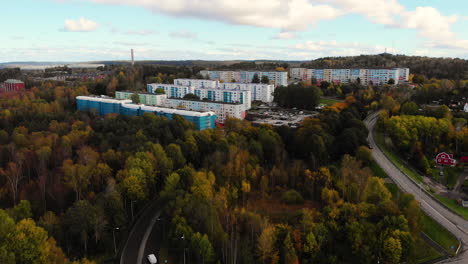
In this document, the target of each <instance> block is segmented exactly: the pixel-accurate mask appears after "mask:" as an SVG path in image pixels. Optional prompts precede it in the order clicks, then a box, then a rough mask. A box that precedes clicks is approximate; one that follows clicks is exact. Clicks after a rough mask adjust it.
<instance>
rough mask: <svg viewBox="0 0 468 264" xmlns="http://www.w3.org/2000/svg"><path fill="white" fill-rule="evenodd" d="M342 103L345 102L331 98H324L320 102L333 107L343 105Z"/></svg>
mask: <svg viewBox="0 0 468 264" xmlns="http://www.w3.org/2000/svg"><path fill="white" fill-rule="evenodd" d="M342 102H343V101H340V100H335V99H331V98H323V97H320V101H319V103H320V104H326V105H332V104H334V103H342Z"/></svg>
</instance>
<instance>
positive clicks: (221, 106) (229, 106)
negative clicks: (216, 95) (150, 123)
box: [164, 98, 246, 123]
mask: <svg viewBox="0 0 468 264" xmlns="http://www.w3.org/2000/svg"><path fill="white" fill-rule="evenodd" d="M164 107H169V108H175V109H182V110H189V111H202V112H214V113H215V115H216V118H217V121H218V122H219V123H224V122H225V121H226V119H227V118H228V117H235V118H238V119H244V118H245V113H246V112H245V108H244V106H243V105H242V104H238V103H223V102H210V101H201V100H190V99H182V98H171V99H167V100H166V101H165V104H164Z"/></svg>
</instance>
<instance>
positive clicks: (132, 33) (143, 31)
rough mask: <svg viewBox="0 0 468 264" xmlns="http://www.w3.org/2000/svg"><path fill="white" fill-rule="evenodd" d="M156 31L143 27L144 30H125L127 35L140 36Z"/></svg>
mask: <svg viewBox="0 0 468 264" xmlns="http://www.w3.org/2000/svg"><path fill="white" fill-rule="evenodd" d="M155 33H156V31H154V30H150V29H142V30H128V31H126V32H125V34H127V35H138V36H148V35H153V34H155Z"/></svg>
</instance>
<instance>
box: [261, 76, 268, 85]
mask: <svg viewBox="0 0 468 264" xmlns="http://www.w3.org/2000/svg"><path fill="white" fill-rule="evenodd" d="M261 83H264V84H269V83H270V79H269V78H268V76H266V75H263V76H262V80H261Z"/></svg>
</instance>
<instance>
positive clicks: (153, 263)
mask: <svg viewBox="0 0 468 264" xmlns="http://www.w3.org/2000/svg"><path fill="white" fill-rule="evenodd" d="M148 261H149V263H151V264H156V263H158V260H157V259H156V256H155V255H154V254H149V255H148Z"/></svg>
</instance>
